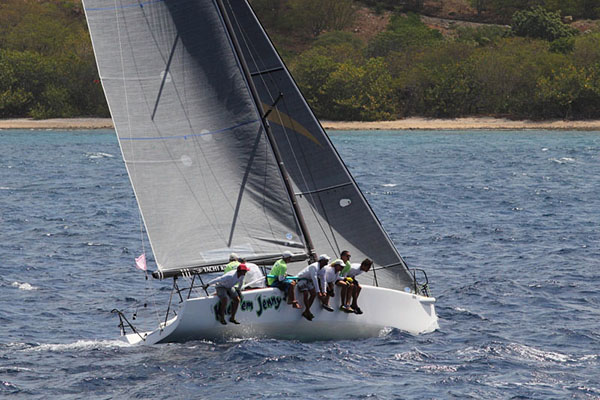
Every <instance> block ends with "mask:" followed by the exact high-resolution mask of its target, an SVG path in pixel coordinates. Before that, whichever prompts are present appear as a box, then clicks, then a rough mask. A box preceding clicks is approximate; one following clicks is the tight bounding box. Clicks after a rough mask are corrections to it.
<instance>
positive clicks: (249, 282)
mask: <svg viewBox="0 0 600 400" xmlns="http://www.w3.org/2000/svg"><path fill="white" fill-rule="evenodd" d="M243 263H244V264H246V267H248V272H247V273H246V278H245V279H244V286H245V287H246V289H262V288H264V287H267V280H266V279H265V275H264V274H263V272H262V271H261V270H260V267H259V266H258V265H256V264H254V263H250V262H245V261H244V262H243Z"/></svg>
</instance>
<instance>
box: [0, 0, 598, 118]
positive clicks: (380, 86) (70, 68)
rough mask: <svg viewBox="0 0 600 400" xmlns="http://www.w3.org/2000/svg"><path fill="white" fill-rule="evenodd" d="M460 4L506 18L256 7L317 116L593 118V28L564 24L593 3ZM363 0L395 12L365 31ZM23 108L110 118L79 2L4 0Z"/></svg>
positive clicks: (335, 1)
mask: <svg viewBox="0 0 600 400" xmlns="http://www.w3.org/2000/svg"><path fill="white" fill-rule="evenodd" d="M455 1H458V2H460V1H464V3H465V4H467V3H469V2H470V4H471V6H472V7H473V8H472V9H471V10H472V15H471V19H473V20H477V19H478V18H479V19H480V20H482V21H490V20H495V21H502V22H503V23H510V26H506V25H486V24H470V25H464V24H460V23H455V24H451V25H449V27H446V28H445V30H444V32H443V33H444V34H443V35H442V32H441V31H440V30H437V29H433V28H431V27H430V26H428V25H426V24H425V23H424V22H423V21H422V18H421V17H420V16H419V15H418V14H414V13H411V12H408V13H407V14H405V12H407V11H409V10H412V11H414V12H419V11H422V12H427V10H432V9H434V8H435V7H434V6H435V5H436V4H438V3H440V4H441V0H439V1H435V0H428V1H422V0H402V1H398V0H363V1H361V2H360V3H358V2H353V1H352V0H252V5H253V7H254V8H255V10H256V12H257V14H258V15H259V17H260V18H261V21H262V22H263V23H264V24H265V26H266V28H267V30H268V31H269V33H270V35H271V37H272V38H273V39H274V41H275V43H276V45H277V46H278V48H279V50H280V52H281V54H282V55H283V57H284V58H285V60H286V62H287V64H288V66H289V67H290V69H291V71H292V74H293V75H294V77H295V78H296V80H297V82H298V84H299V85H300V87H301V89H302V91H303V93H304V94H305V96H306V98H307V100H308V102H309V103H310V104H311V106H312V107H313V108H314V110H315V112H316V114H317V115H318V116H319V117H321V118H327V119H334V120H380V119H395V118H399V117H405V116H429V117H459V116H477V115H492V116H503V117H511V118H533V119H542V118H574V119H575V118H600V33H598V32H596V33H594V32H593V29H592V31H587V32H586V33H580V32H579V31H577V30H575V29H573V28H572V27H571V26H570V25H569V24H566V23H565V22H564V21H565V19H564V16H565V15H569V16H571V17H573V18H574V19H577V18H580V17H586V18H589V17H590V16H594V17H597V16H599V15H600V1H598V0H560V1H558V0H544V1H541V0H527V1H521V0H519V1H517V0H472V1H471V0H455ZM361 3H362V5H363V6H364V5H368V6H370V7H372V9H371V10H372V11H378V12H379V14H377V15H376V16H374V17H372V20H376V19H377V20H382V19H381V18H384V17H385V16H386V15H388V16H389V15H390V11H389V10H393V11H394V12H393V13H392V14H391V17H389V23H388V25H387V27H385V29H383V25H381V26H380V27H378V28H377V29H376V30H375V31H373V32H372V34H369V35H361V34H360V33H361V29H362V28H363V27H362V26H360V25H358V24H359V20H360V18H361V12H362V13H363V14H364V10H363V11H359V5H360V4H361ZM541 6H544V7H545V8H542V7H541ZM386 10H387V11H386ZM386 13H387V14H386ZM386 18H387V17H386ZM363 19H364V16H363ZM382 21H387V20H382ZM567 21H568V20H567ZM590 24H592V25H593V23H590ZM592 25H589V24H588V25H587V26H592ZM596 26H597V25H596ZM585 29H587V28H585ZM582 30H583V29H582ZM25 116H30V117H33V118H48V117H73V116H108V110H107V106H106V103H105V100H104V95H103V93H102V89H101V86H100V84H99V78H98V73H97V70H96V66H95V62H94V57H93V53H92V49H91V44H90V41H89V35H88V32H87V27H86V24H85V19H84V15H83V10H82V6H81V3H80V0H4V1H2V2H1V3H0V117H2V118H8V117H25Z"/></svg>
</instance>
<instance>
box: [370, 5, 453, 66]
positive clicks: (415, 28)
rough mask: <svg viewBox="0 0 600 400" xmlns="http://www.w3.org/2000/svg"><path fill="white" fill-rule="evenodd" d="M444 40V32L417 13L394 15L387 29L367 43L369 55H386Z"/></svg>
mask: <svg viewBox="0 0 600 400" xmlns="http://www.w3.org/2000/svg"><path fill="white" fill-rule="evenodd" d="M441 41H443V36H442V34H441V33H440V32H439V31H438V30H435V29H431V28H429V27H428V26H427V25H425V24H424V23H423V22H422V21H421V18H420V17H419V16H418V15H416V14H408V15H407V16H402V15H394V16H393V17H392V19H391V21H390V23H389V25H388V27H387V30H386V31H384V32H381V33H378V34H377V35H376V36H375V37H374V38H373V39H372V40H371V41H370V42H369V44H368V45H367V55H368V56H369V57H385V56H386V55H387V54H389V53H390V52H392V51H403V50H406V49H407V48H410V47H413V46H418V47H424V46H429V45H432V44H435V43H439V42H441Z"/></svg>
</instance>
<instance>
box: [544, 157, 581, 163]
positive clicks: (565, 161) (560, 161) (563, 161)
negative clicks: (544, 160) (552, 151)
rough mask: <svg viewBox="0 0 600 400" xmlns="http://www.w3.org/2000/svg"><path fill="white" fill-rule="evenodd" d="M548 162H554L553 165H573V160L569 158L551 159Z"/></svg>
mask: <svg viewBox="0 0 600 400" xmlns="http://www.w3.org/2000/svg"><path fill="white" fill-rule="evenodd" d="M550 161H554V162H555V163H558V164H570V163H574V162H575V159H574V158H571V157H561V158H558V159H557V158H551V159H550Z"/></svg>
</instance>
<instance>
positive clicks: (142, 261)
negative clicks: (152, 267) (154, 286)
mask: <svg viewBox="0 0 600 400" xmlns="http://www.w3.org/2000/svg"><path fill="white" fill-rule="evenodd" d="M135 267H136V268H138V269H141V270H142V271H146V270H148V267H147V266H146V253H142V255H141V256H139V257H136V259H135Z"/></svg>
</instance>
